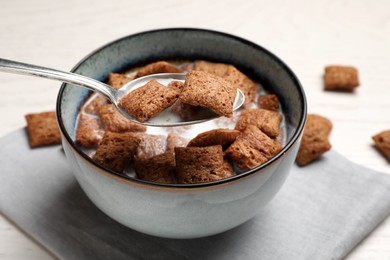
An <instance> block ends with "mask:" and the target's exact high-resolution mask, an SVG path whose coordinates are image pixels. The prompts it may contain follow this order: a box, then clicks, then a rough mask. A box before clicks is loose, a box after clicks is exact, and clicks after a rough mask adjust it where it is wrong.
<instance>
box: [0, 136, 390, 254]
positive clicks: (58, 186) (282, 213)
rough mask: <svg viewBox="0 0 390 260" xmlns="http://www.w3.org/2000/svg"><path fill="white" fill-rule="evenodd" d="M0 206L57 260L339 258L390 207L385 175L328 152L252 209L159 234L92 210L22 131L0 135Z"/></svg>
mask: <svg viewBox="0 0 390 260" xmlns="http://www.w3.org/2000/svg"><path fill="white" fill-rule="evenodd" d="M0 165H1V173H0V210H1V212H2V214H4V215H5V216H6V217H8V218H9V219H11V220H12V221H13V222H14V223H16V224H17V225H18V226H19V227H20V228H22V229H23V230H24V231H26V232H27V233H28V234H30V235H31V236H32V237H33V238H35V239H36V240H37V241H39V242H40V243H41V244H43V245H44V246H45V247H47V248H48V249H49V250H50V251H51V252H53V253H54V254H55V255H56V256H58V257H59V258H63V259H289V260H290V259H340V258H343V257H344V256H346V255H347V254H348V252H350V251H351V250H352V249H353V247H354V246H355V245H356V244H357V243H359V241H361V240H362V239H363V238H364V237H365V236H367V235H368V234H369V233H370V232H371V231H372V230H373V229H374V228H375V227H376V226H377V225H378V224H379V223H380V222H381V221H383V220H384V219H385V218H386V217H387V216H388V215H389V214H390V176H388V175H385V174H382V173H379V172H376V171H373V170H370V169H367V168H364V167H361V166H358V165H356V164H354V163H351V162H350V161H348V160H346V159H345V158H343V157H342V156H340V155H339V154H337V153H336V152H334V151H331V152H328V153H327V154H326V155H325V156H323V158H322V160H319V161H317V162H316V163H313V164H311V165H309V166H306V167H304V168H298V167H296V166H294V168H293V169H292V171H291V174H290V176H289V177H288V179H287V181H286V183H285V184H284V186H283V188H282V190H281V191H280V192H279V193H278V194H277V196H276V197H275V198H274V199H273V200H272V201H271V202H270V203H269V204H268V205H267V206H266V207H265V208H263V209H262V210H261V211H260V212H259V214H258V215H257V216H256V217H255V218H253V219H252V220H250V221H248V222H247V223H245V224H243V225H241V226H239V227H237V228H235V229H233V230H230V231H227V232H225V233H222V234H219V235H215V236H211V237H206V238H201V239H191V240H175V239H163V238H157V237H152V236H148V235H144V234H141V233H138V232H136V231H133V230H131V229H129V228H126V227H124V226H122V225H120V224H118V223H116V222H115V221H113V220H112V219H111V218H109V217H108V216H106V215H105V214H104V213H102V212H101V211H100V210H99V209H97V208H96V207H95V206H94V205H93V204H92V202H91V201H90V200H89V199H88V198H87V197H86V195H85V194H84V192H83V191H82V190H81V188H80V186H79V185H78V184H77V182H76V180H75V178H74V177H73V174H72V172H71V169H70V167H69V166H68V164H67V161H66V158H65V155H64V154H63V152H62V150H61V148H60V147H59V146H51V147H47V148H38V149H33V150H32V149H30V148H29V146H28V143H27V138H26V134H25V130H24V129H21V130H19V131H16V132H13V133H11V134H9V135H7V136H5V137H3V138H1V139H0Z"/></svg>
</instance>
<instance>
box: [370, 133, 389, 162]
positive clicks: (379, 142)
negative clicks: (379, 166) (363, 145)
mask: <svg viewBox="0 0 390 260" xmlns="http://www.w3.org/2000/svg"><path fill="white" fill-rule="evenodd" d="M372 139H373V140H374V142H375V146H376V147H377V148H378V150H379V151H380V152H381V153H382V154H383V155H384V156H385V157H386V158H387V160H389V161H390V130H387V131H383V132H380V133H378V134H376V135H374V136H373V137H372Z"/></svg>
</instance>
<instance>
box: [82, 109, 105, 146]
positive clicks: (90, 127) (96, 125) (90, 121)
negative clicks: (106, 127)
mask: <svg viewBox="0 0 390 260" xmlns="http://www.w3.org/2000/svg"><path fill="white" fill-rule="evenodd" d="M103 134H104V131H103V129H102V127H101V123H100V119H99V118H97V117H95V116H91V115H87V114H80V116H79V119H78V125H77V130H76V144H78V145H80V146H82V147H84V148H94V147H96V146H97V145H98V144H99V143H100V141H101V139H102V137H103Z"/></svg>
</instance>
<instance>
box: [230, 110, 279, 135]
mask: <svg viewBox="0 0 390 260" xmlns="http://www.w3.org/2000/svg"><path fill="white" fill-rule="evenodd" d="M281 121H282V116H281V115H280V114H279V113H277V112H275V111H270V110H266V109H262V108H255V109H246V110H244V111H242V113H241V116H240V117H239V118H238V120H237V124H236V127H235V129H237V130H239V131H243V130H244V129H245V128H246V127H247V126H248V125H255V126H257V127H258V128H259V129H260V130H261V131H263V132H264V133H266V134H267V135H268V136H269V137H272V138H275V137H277V136H278V134H279V126H280V122H281Z"/></svg>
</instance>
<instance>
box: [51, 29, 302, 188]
mask: <svg viewBox="0 0 390 260" xmlns="http://www.w3.org/2000/svg"><path fill="white" fill-rule="evenodd" d="M164 31H183V32H186V31H190V32H204V33H211V34H217V35H220V36H223V37H227V38H231V39H233V40H236V41H239V42H241V43H243V44H245V45H249V46H251V47H253V48H255V49H258V50H260V51H262V52H264V53H266V54H267V55H269V56H270V57H271V58H272V59H273V60H275V61H276V62H277V63H279V64H280V65H281V66H282V68H283V69H284V70H285V71H286V72H287V73H288V74H289V75H290V77H291V79H292V80H293V81H294V83H295V85H296V86H297V87H298V91H299V94H300V96H301V99H302V103H303V104H302V106H303V110H302V114H301V118H300V119H299V124H298V127H297V129H296V130H295V133H294V134H293V136H292V137H291V139H290V140H289V141H288V142H287V144H286V145H285V146H283V148H282V149H281V150H280V151H279V152H278V153H277V154H276V155H274V156H273V157H272V158H271V159H269V160H268V161H267V162H265V163H263V164H261V165H259V166H257V167H255V168H253V169H251V170H249V171H246V172H243V173H240V174H238V175H234V176H231V177H228V178H225V179H222V180H217V181H211V182H204V183H193V184H176V183H175V184H166V183H157V182H151V181H145V180H141V179H136V178H131V177H126V176H124V175H122V174H120V173H117V172H114V171H112V170H110V169H108V168H106V167H104V166H103V165H101V164H99V163H97V162H96V161H94V160H93V159H92V158H91V157H89V156H88V155H87V154H85V153H84V152H83V151H82V150H81V149H80V148H79V147H78V146H77V145H76V144H75V142H74V141H73V140H72V138H71V137H70V135H69V134H68V132H67V131H66V128H65V126H64V124H63V122H62V116H61V100H62V96H63V93H64V90H65V88H66V86H67V85H68V84H67V83H63V84H62V85H61V88H60V90H59V93H58V96H57V104H56V114H57V121H58V125H59V128H60V130H61V132H62V134H63V136H64V137H65V138H66V140H67V142H68V143H69V144H70V145H71V147H72V148H73V150H75V151H76V152H77V153H78V154H79V155H80V156H81V157H82V158H84V159H85V160H86V161H87V162H89V163H91V164H92V165H93V166H95V167H97V168H98V169H100V170H102V172H106V173H108V174H107V175H109V176H110V177H116V178H118V177H119V180H122V181H125V182H126V183H129V184H141V185H142V184H143V185H146V186H149V187H155V188H175V189H184V188H201V187H209V186H219V185H221V184H225V183H230V182H234V181H237V180H240V179H242V178H244V177H247V176H250V175H252V174H255V173H258V172H260V170H262V169H265V168H267V166H269V165H271V164H272V163H273V162H275V161H277V160H278V159H280V158H281V157H282V156H284V154H286V153H287V152H288V151H289V150H290V149H291V147H293V145H294V144H295V143H296V142H297V141H298V140H299V137H300V135H301V133H302V132H303V130H304V126H305V123H306V115H307V101H306V96H305V92H304V89H303V87H302V85H301V83H300V81H299V80H298V78H297V76H296V75H295V73H294V72H293V71H292V70H291V69H290V68H289V67H288V66H287V65H286V64H285V63H284V62H283V61H282V60H281V59H280V58H279V57H277V56H276V55H275V54H273V53H272V52H270V51H268V50H267V49H265V48H264V47H262V46H260V45H258V44H255V43H253V42H251V41H249V40H246V39H244V38H242V37H239V36H235V35H232V34H229V33H225V32H220V31H215V30H210V29H202V28H190V27H173V28H161V29H153V30H147V31H141V32H138V33H134V34H129V35H127V36H123V37H120V38H118V39H116V40H113V41H111V42H108V43H106V44H104V45H102V46H101V47H99V48H97V49H95V50H94V51H92V52H90V53H89V54H88V55H86V56H85V57H84V58H82V59H81V60H80V61H79V62H78V63H77V64H76V65H75V66H74V67H73V68H72V69H71V72H74V71H75V70H76V69H78V68H79V67H80V66H81V65H82V64H83V63H84V62H85V61H86V60H88V59H89V58H90V57H91V56H93V55H94V54H96V53H98V52H100V51H101V50H103V49H105V48H107V47H109V46H111V45H113V44H115V43H117V42H120V41H122V40H125V39H127V38H132V37H137V36H140V35H144V34H151V33H156V32H164Z"/></svg>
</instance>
